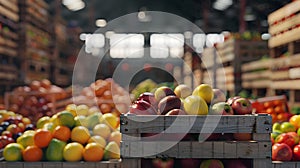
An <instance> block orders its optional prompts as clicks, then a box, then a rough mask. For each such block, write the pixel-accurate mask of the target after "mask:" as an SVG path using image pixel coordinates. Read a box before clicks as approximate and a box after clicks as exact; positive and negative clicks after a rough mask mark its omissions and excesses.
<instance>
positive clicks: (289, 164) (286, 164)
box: [272, 161, 297, 168]
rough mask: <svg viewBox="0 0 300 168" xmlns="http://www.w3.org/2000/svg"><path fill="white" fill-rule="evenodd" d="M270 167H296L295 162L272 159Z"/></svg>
mask: <svg viewBox="0 0 300 168" xmlns="http://www.w3.org/2000/svg"><path fill="white" fill-rule="evenodd" d="M272 167H273V168H297V162H280V161H273V162H272Z"/></svg>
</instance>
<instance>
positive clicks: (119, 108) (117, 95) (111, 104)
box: [74, 78, 130, 116]
mask: <svg viewBox="0 0 300 168" xmlns="http://www.w3.org/2000/svg"><path fill="white" fill-rule="evenodd" d="M127 94H128V93H127V92H126V91H125V89H124V88H122V87H121V86H119V85H118V84H117V83H116V82H114V81H113V80H112V79H111V78H107V79H105V80H101V79H99V80H97V81H96V82H94V83H92V84H91V85H90V86H89V87H86V88H84V89H83V91H82V95H83V96H81V97H80V96H79V97H76V98H75V99H74V101H75V103H76V104H78V103H79V104H80V103H81V102H85V103H90V104H92V105H93V103H96V104H95V105H98V106H99V109H100V111H101V112H102V113H103V114H105V113H113V114H114V115H116V116H119V115H120V114H121V113H126V112H127V110H128V106H129V104H130V100H128V96H126V95H127Z"/></svg>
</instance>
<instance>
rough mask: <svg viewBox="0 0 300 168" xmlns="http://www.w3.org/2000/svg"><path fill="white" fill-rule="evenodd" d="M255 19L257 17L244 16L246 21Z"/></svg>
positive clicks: (251, 15)
mask: <svg viewBox="0 0 300 168" xmlns="http://www.w3.org/2000/svg"><path fill="white" fill-rule="evenodd" d="M255 19H256V16H255V15H253V14H248V15H245V16H244V20H245V21H253V20H255Z"/></svg>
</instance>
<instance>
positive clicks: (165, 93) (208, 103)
mask: <svg viewBox="0 0 300 168" xmlns="http://www.w3.org/2000/svg"><path fill="white" fill-rule="evenodd" d="M252 112H253V108H252V104H251V102H250V100H249V99H246V98H241V97H239V96H235V97H231V98H229V99H228V100H227V101H226V97H225V94H224V93H223V92H222V91H221V90H220V89H213V88H212V87H211V86H210V85H208V84H200V85H199V86H197V87H196V88H195V89H194V90H192V89H191V88H189V87H188V86H187V85H184V84H181V85H178V86H177V87H175V89H174V91H173V90H172V89H171V88H169V87H167V86H161V87H158V88H157V89H155V91H154V93H151V92H144V93H142V94H140V96H139V97H138V98H137V100H136V101H135V102H133V103H132V105H131V106H130V107H129V111H128V113H127V114H136V115H234V114H236V115H245V114H252Z"/></svg>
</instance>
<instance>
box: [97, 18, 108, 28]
mask: <svg viewBox="0 0 300 168" xmlns="http://www.w3.org/2000/svg"><path fill="white" fill-rule="evenodd" d="M95 24H96V26H97V27H105V26H106V24H107V22H106V20H105V19H97V20H96V22H95Z"/></svg>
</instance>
